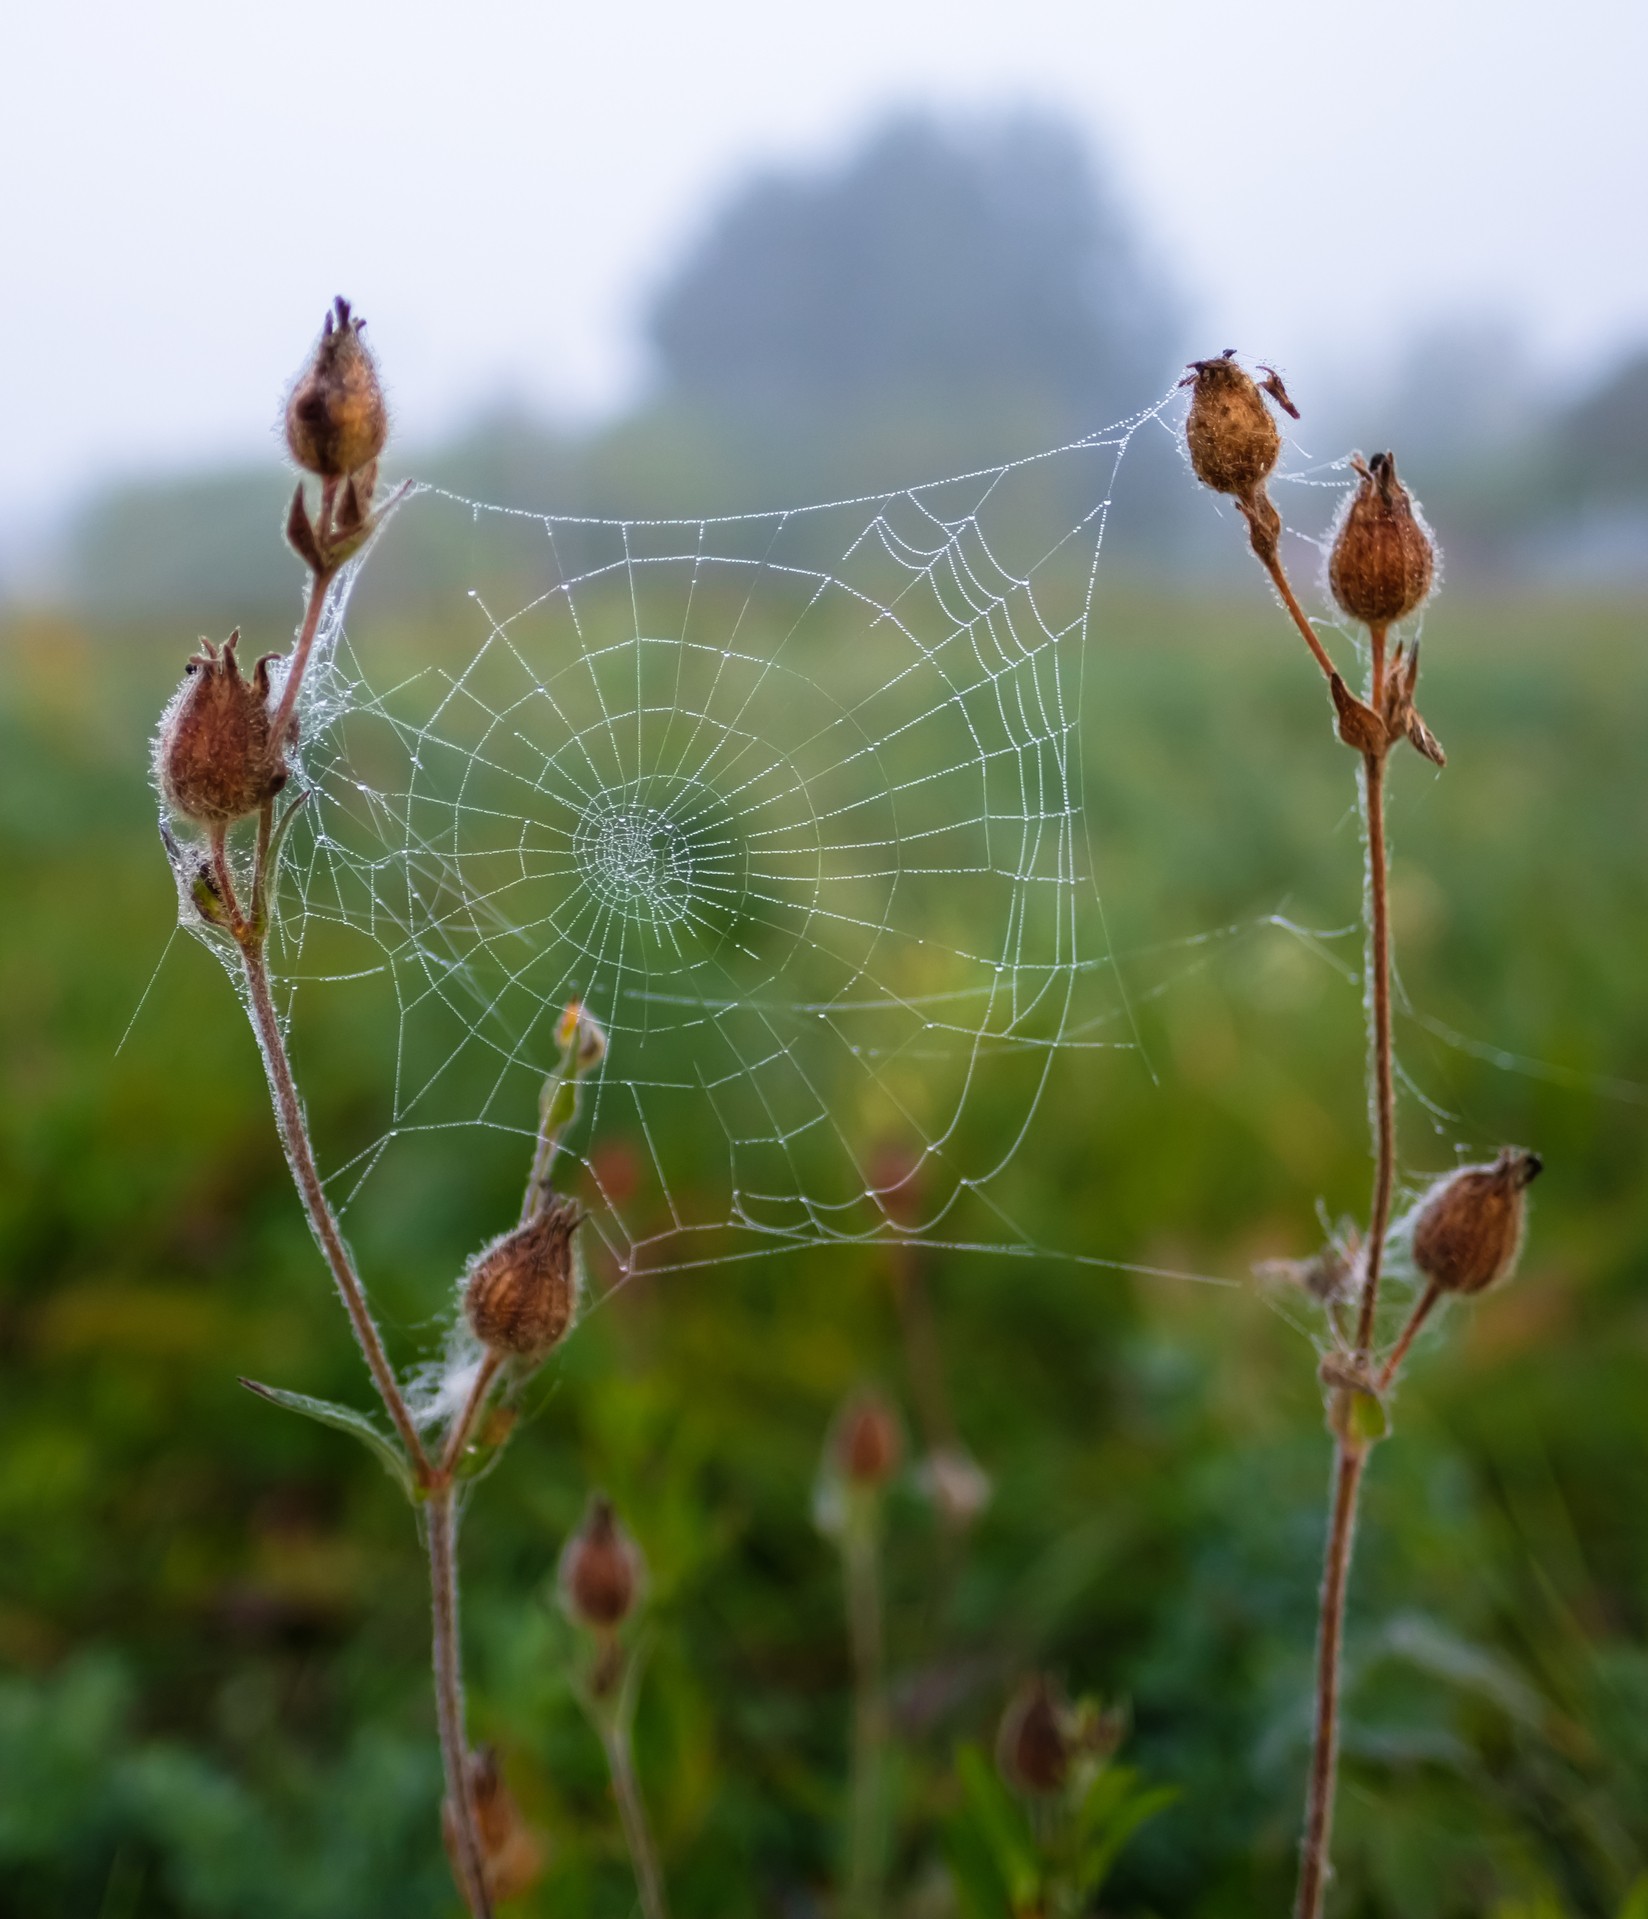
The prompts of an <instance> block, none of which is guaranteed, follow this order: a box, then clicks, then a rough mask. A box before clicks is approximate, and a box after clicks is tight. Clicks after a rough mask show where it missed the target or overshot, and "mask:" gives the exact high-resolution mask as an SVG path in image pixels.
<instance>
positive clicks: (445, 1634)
mask: <svg viewBox="0 0 1648 1919" xmlns="http://www.w3.org/2000/svg"><path fill="white" fill-rule="evenodd" d="M424 1543H425V1546H426V1548H427V1551H428V1554H429V1592H430V1600H431V1611H432V1613H433V1616H434V1629H435V1630H434V1646H433V1664H434V1671H435V1719H436V1724H437V1726H438V1728H439V1732H440V1742H441V1770H442V1772H443V1773H444V1774H445V1776H446V1798H447V1804H448V1805H449V1806H450V1807H451V1811H452V1830H453V1835H454V1844H453V1851H454V1852H455V1853H456V1855H457V1857H456V1861H455V1863H456V1866H457V1871H458V1878H459V1882H460V1889H461V1890H462V1892H463V1896H464V1902H465V1904H466V1905H467V1906H468V1907H469V1910H470V1913H471V1915H472V1919H492V1900H491V1896H490V1895H489V1893H488V1892H487V1886H486V1869H485V1866H484V1865H483V1863H482V1859H483V1855H482V1852H481V1843H480V1838H479V1835H478V1834H477V1832H476V1829H475V1801H474V1798H473V1795H472V1794H471V1792H470V1789H469V1737H468V1734H467V1733H466V1731H465V1730H464V1692H463V1661H462V1657H461V1652H460V1648H459V1642H458V1500H457V1493H456V1490H455V1488H454V1487H453V1485H452V1482H451V1481H450V1480H449V1479H444V1478H443V1479H442V1480H440V1481H439V1482H438V1483H437V1484H436V1485H435V1486H434V1488H433V1489H432V1490H431V1492H430V1494H429V1497H428V1499H427V1501H426V1502H425V1504H424Z"/></svg>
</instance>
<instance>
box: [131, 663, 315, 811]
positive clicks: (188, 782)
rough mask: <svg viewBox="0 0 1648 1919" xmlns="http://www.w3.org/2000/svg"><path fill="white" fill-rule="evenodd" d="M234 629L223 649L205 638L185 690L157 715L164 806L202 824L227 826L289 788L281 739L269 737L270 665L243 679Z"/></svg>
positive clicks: (157, 762)
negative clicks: (159, 716)
mask: <svg viewBox="0 0 1648 1919" xmlns="http://www.w3.org/2000/svg"><path fill="white" fill-rule="evenodd" d="M239 644H240V632H239V629H238V628H237V629H236V631H235V632H233V633H231V634H230V635H229V637H228V639H226V640H225V641H224V643H223V647H222V650H221V651H219V649H218V648H217V647H215V646H213V644H212V643H211V641H210V640H202V641H201V643H200V645H201V651H200V652H199V653H197V654H195V655H194V657H193V658H192V659H191V660H190V661H189V664H188V667H187V669H186V677H185V679H184V681H183V684H182V686H180V687H179V688H178V690H177V693H176V694H175V695H174V697H173V699H172V703H171V705H170V706H168V707H167V709H166V711H165V713H164V714H163V715H162V717H161V722H160V733H159V736H158V738H157V740H156V742H155V777H156V779H157V781H158V783H159V786H160V790H161V793H162V795H163V796H164V798H165V800H166V803H167V805H168V806H170V807H172V808H173V809H174V810H175V811H177V812H179V813H181V814H183V815H184V817H185V818H187V819H191V820H195V821H198V823H199V824H200V825H202V826H214V827H216V826H228V825H231V824H232V823H233V822H234V821H235V820H239V819H244V818H245V817H246V816H247V814H249V813H255V812H257V811H258V809H259V808H260V807H261V806H263V805H264V803H265V802H266V801H268V800H272V799H273V798H274V797H275V795H276V794H277V793H278V792H279V791H280V790H281V788H282V787H283V786H284V785H285V784H286V781H287V777H288V769H287V765H286V755H285V750H284V749H285V746H286V745H287V744H289V743H290V741H291V738H292V736H293V734H294V733H295V732H296V730H297V729H296V727H295V725H294V726H292V727H291V728H290V729H289V730H288V733H287V738H286V740H285V741H280V742H277V741H275V740H274V739H272V738H271V736H270V720H271V717H272V716H271V714H270V711H269V662H270V660H272V659H275V658H276V657H278V656H277V655H275V654H273V653H269V654H265V655H264V657H263V658H262V659H260V660H259V661H258V662H257V664H256V665H255V666H254V667H253V668H252V677H251V678H250V679H249V680H248V679H244V678H243V677H242V676H241V671H240V661H239V659H238V658H237V656H236V648H237V647H238V646H239Z"/></svg>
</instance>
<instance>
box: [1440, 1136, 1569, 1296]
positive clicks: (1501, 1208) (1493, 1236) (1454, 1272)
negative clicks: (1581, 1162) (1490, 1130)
mask: <svg viewBox="0 0 1648 1919" xmlns="http://www.w3.org/2000/svg"><path fill="white" fill-rule="evenodd" d="M1542 1170H1543V1162H1542V1161H1541V1160H1540V1158H1539V1155H1538V1154H1537V1153H1525V1152H1522V1151H1521V1150H1520V1149H1519V1148H1517V1147H1514V1146H1507V1147H1506V1148H1505V1150H1504V1151H1503V1152H1502V1153H1501V1154H1500V1155H1499V1157H1498V1159H1496V1160H1495V1161H1494V1163H1493V1164H1492V1165H1491V1166H1466V1167H1463V1168H1461V1170H1460V1171H1459V1172H1457V1173H1450V1174H1449V1175H1448V1177H1447V1178H1446V1179H1443V1180H1439V1181H1438V1182H1437V1184H1436V1185H1435V1186H1433V1187H1432V1188H1431V1191H1430V1193H1429V1194H1428V1195H1427V1196H1426V1198H1425V1199H1424V1201H1423V1202H1422V1203H1421V1205H1420V1207H1419V1210H1418V1212H1417V1213H1416V1214H1415V1215H1414V1221H1413V1263H1414V1265H1415V1266H1417V1267H1418V1268H1419V1270H1420V1272H1422V1273H1423V1274H1424V1275H1425V1277H1426V1278H1427V1279H1428V1280H1429V1281H1430V1282H1431V1284H1432V1285H1433V1286H1437V1287H1439V1288H1440V1289H1441V1290H1442V1291H1443V1292H1445V1293H1480V1292H1483V1291H1485V1290H1486V1289H1487V1288H1488V1287H1489V1286H1492V1285H1493V1284H1494V1282H1495V1281H1496V1280H1500V1279H1503V1278H1504V1277H1505V1276H1506V1275H1507V1274H1508V1273H1509V1272H1510V1270H1511V1268H1512V1267H1513V1266H1514V1265H1515V1264H1516V1259H1517V1255H1518V1253H1520V1252H1521V1250H1522V1232H1523V1226H1524V1224H1525V1220H1526V1211H1527V1209H1526V1203H1525V1201H1524V1199H1523V1194H1524V1193H1525V1192H1526V1190H1527V1188H1528V1187H1529V1185H1531V1184H1532V1182H1533V1181H1534V1180H1536V1179H1537V1178H1538V1177H1539V1175H1540V1173H1541V1171H1542Z"/></svg>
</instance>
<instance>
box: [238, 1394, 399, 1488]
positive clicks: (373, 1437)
mask: <svg viewBox="0 0 1648 1919" xmlns="http://www.w3.org/2000/svg"><path fill="white" fill-rule="evenodd" d="M240 1383H241V1385H243V1386H244V1387H245V1388H246V1390H247V1391H248V1392H249V1393H256V1394H257V1396H258V1398H259V1399H266V1400H268V1401H269V1403H270V1404H271V1405H272V1406H284V1407H285V1408H286V1410H287V1411H288V1412H291V1413H301V1414H302V1415H303V1416H304V1418H305V1419H316V1420H319V1421H320V1423H321V1425H323V1426H335V1427H336V1428H337V1430H338V1431H339V1432H340V1433H352V1434H353V1435H354V1436H355V1438H356V1439H358V1440H359V1441H360V1442H361V1444H362V1445H363V1446H366V1447H367V1448H368V1449H369V1450H370V1451H371V1452H373V1453H374V1454H376V1456H377V1460H378V1464H379V1465H380V1466H382V1467H383V1469H384V1470H385V1471H386V1472H387V1473H388V1474H389V1475H390V1477H391V1478H392V1479H393V1480H394V1481H395V1483H396V1484H397V1485H398V1486H399V1487H400V1489H401V1491H402V1492H403V1493H405V1494H406V1496H407V1498H408V1499H410V1500H412V1501H414V1502H416V1500H417V1497H418V1489H417V1485H416V1482H415V1481H414V1479H413V1477H412V1467H411V1464H410V1462H409V1461H408V1460H407V1457H406V1455H405V1454H404V1453H403V1452H402V1451H401V1449H400V1447H399V1446H397V1445H396V1444H395V1442H394V1441H393V1440H392V1439H391V1438H390V1437H389V1435H388V1434H387V1433H383V1432H380V1431H379V1430H378V1428H377V1427H376V1426H374V1425H373V1423H372V1421H371V1420H370V1419H368V1418H367V1416H366V1414H365V1413H361V1412H357V1411H356V1410H355V1408H354V1407H353V1406H337V1405H334V1404H333V1403H332V1401H331V1400H329V1399H311V1398H310V1397H309V1395H308V1394H307V1393H289V1392H287V1391H286V1390H285V1388H284V1387H281V1386H264V1385H262V1384H260V1383H259V1382H258V1381H257V1380H255V1379H243V1380H242V1381H241V1382H240Z"/></svg>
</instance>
